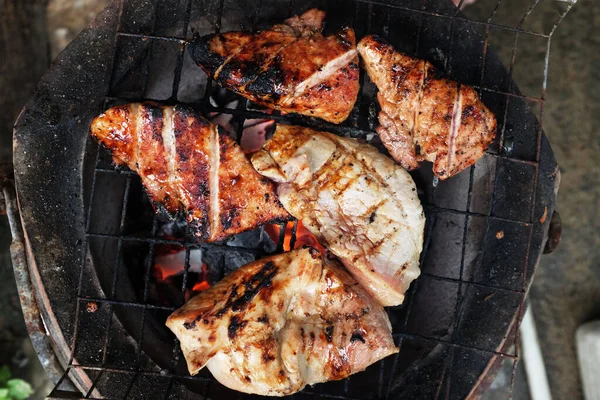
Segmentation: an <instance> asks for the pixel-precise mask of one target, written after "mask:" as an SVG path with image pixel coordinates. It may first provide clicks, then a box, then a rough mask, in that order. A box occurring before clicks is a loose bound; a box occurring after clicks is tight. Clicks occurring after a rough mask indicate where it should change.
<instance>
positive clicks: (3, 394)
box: [0, 389, 10, 400]
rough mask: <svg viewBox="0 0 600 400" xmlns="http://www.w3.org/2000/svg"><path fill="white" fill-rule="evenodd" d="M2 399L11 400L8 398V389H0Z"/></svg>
mask: <svg viewBox="0 0 600 400" xmlns="http://www.w3.org/2000/svg"><path fill="white" fill-rule="evenodd" d="M0 400H10V399H9V398H8V389H0Z"/></svg>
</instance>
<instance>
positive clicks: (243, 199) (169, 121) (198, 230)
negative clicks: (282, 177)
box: [91, 103, 290, 242]
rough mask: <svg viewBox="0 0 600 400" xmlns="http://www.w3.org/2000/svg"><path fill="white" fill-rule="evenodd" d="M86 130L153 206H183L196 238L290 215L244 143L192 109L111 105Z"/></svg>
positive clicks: (168, 208)
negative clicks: (132, 174) (131, 174)
mask: <svg viewBox="0 0 600 400" xmlns="http://www.w3.org/2000/svg"><path fill="white" fill-rule="evenodd" d="M91 134H92V136H94V137H95V138H96V139H98V141H100V142H101V143H102V144H103V145H104V146H106V147H107V148H108V149H109V150H110V151H111V152H112V154H113V159H114V160H115V162H117V163H124V164H126V165H127V166H129V168H131V170H133V171H136V172H137V173H138V174H139V175H140V177H141V178H142V183H143V184H144V186H145V187H146V191H147V193H148V195H149V197H150V199H151V200H152V202H153V204H154V206H155V207H156V208H158V209H159V210H161V211H163V210H164V211H166V212H167V213H168V214H171V215H172V214H175V213H178V212H185V214H186V216H187V219H188V222H189V225H190V229H191V232H192V234H193V235H194V236H195V237H196V238H197V239H199V240H203V241H204V240H205V241H209V242H214V241H219V240H223V239H225V238H227V237H228V236H231V235H234V234H236V233H240V232H244V231H247V230H250V229H254V228H256V227H258V226H259V225H262V224H265V223H272V222H276V221H285V220H288V219H289V218H290V215H289V214H288V213H287V212H286V211H285V209H284V208H283V207H282V206H281V203H279V200H278V199H277V196H276V195H275V190H274V185H273V184H272V183H271V182H269V181H268V180H267V179H265V178H263V177H261V176H260V175H259V174H258V173H257V172H256V171H255V170H254V168H252V165H250V161H249V160H248V159H247V158H246V157H245V155H244V153H243V151H242V149H241V148H240V147H239V146H238V145H237V143H236V142H235V141H234V140H233V139H231V138H230V137H229V136H227V135H223V134H219V132H218V129H217V126H215V125H213V124H211V123H210V122H208V121H207V120H205V119H204V118H202V117H200V116H199V115H198V114H197V113H196V112H195V111H193V110H191V109H189V108H186V107H182V106H175V107H168V106H162V105H159V104H155V103H144V104H140V103H133V104H128V105H123V106H117V107H113V108H111V109H109V110H107V111H106V112H105V113H104V114H102V115H100V116H98V117H96V118H95V119H94V121H93V122H92V124H91Z"/></svg>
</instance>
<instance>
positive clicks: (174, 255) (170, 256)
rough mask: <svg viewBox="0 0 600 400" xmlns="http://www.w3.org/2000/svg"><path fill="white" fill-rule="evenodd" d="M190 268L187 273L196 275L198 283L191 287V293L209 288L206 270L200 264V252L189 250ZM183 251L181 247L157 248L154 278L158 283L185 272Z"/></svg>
mask: <svg viewBox="0 0 600 400" xmlns="http://www.w3.org/2000/svg"><path fill="white" fill-rule="evenodd" d="M189 262H190V264H189V265H190V267H189V269H188V272H195V273H197V274H198V282H196V284H194V286H193V287H192V291H197V292H201V291H203V290H206V289H208V288H209V287H210V284H209V283H208V268H207V265H206V264H205V263H203V262H202V250H200V249H192V250H190V260H189ZM184 266H185V250H184V249H182V248H181V247H172V246H161V247H158V248H157V255H156V261H155V263H154V276H155V277H156V279H157V280H158V281H161V282H162V281H166V280H167V279H168V278H170V277H173V276H177V275H182V274H183V273H184V270H185V267H184Z"/></svg>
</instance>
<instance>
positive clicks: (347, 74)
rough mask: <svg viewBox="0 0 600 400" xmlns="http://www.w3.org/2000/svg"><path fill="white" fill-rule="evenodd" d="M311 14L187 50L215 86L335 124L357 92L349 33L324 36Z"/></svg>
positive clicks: (318, 18)
mask: <svg viewBox="0 0 600 400" xmlns="http://www.w3.org/2000/svg"><path fill="white" fill-rule="evenodd" d="M324 16H325V13H324V12H322V11H319V10H316V9H312V10H309V11H307V12H306V13H304V14H303V15H302V16H295V17H292V18H290V19H288V20H286V21H285V23H284V24H278V25H275V26H273V27H272V28H271V29H269V30H265V31H260V32H257V33H244V32H227V33H223V34H219V35H207V36H204V37H202V38H200V39H198V40H197V41H195V42H194V43H193V44H192V45H191V46H190V51H191V54H192V57H193V58H194V60H195V61H196V62H197V63H198V64H199V65H200V66H201V67H202V68H203V69H204V70H205V71H206V73H207V74H209V75H210V76H211V77H212V78H213V79H215V81H216V82H217V83H218V84H219V85H221V86H223V87H225V88H227V89H229V90H232V91H234V92H236V93H238V94H240V95H242V96H244V97H246V98H248V99H250V100H252V101H254V102H256V103H259V104H261V105H264V106H267V107H271V108H274V109H277V110H281V111H283V112H292V113H298V114H303V115H309V116H314V117H319V118H322V119H324V120H326V121H330V122H334V123H340V122H342V121H344V120H345V119H346V118H347V117H348V114H349V113H350V111H352V107H353V106H354V103H355V102H356V97H357V96H358V91H359V82H358V77H359V68H358V55H357V53H356V49H355V47H356V38H355V35H354V31H353V30H352V29H350V28H344V29H342V30H341V31H340V32H338V33H337V34H335V35H331V36H327V37H325V36H323V35H322V33H321V31H322V24H323V18H324Z"/></svg>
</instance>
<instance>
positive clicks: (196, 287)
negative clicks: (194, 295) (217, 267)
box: [192, 281, 210, 292]
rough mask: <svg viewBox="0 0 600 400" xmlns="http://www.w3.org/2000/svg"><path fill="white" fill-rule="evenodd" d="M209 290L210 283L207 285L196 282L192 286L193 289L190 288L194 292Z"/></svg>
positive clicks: (205, 282) (206, 283)
mask: <svg viewBox="0 0 600 400" xmlns="http://www.w3.org/2000/svg"><path fill="white" fill-rule="evenodd" d="M209 288H210V283H208V282H207V281H202V282H197V283H196V284H195V285H194V287H193V288H192V290H193V291H194V292H203V291H205V290H207V289H209Z"/></svg>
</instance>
